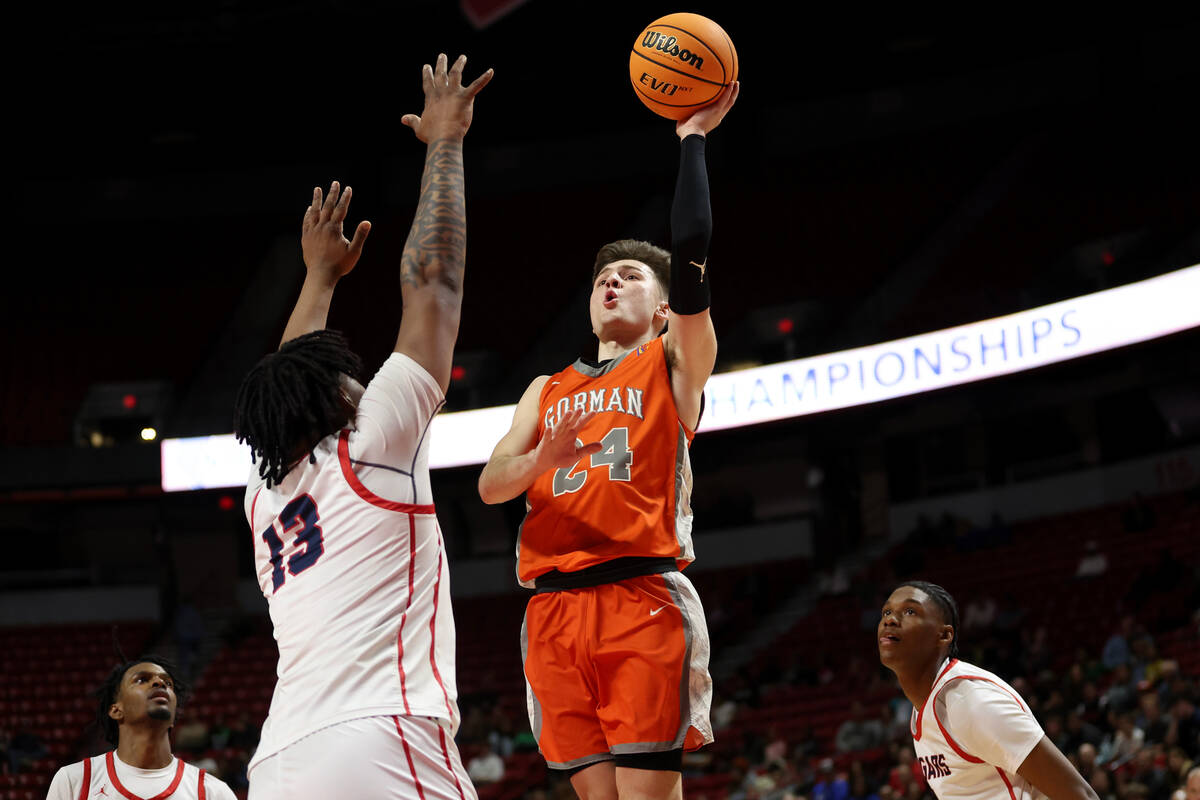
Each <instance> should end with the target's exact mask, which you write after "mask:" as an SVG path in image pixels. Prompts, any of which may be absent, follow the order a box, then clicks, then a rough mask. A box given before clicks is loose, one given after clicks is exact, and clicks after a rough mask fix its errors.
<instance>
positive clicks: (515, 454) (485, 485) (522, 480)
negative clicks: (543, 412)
mask: <svg viewBox="0 0 1200 800" xmlns="http://www.w3.org/2000/svg"><path fill="white" fill-rule="evenodd" d="M548 380H550V376H549V375H540V376H538V377H537V378H534V380H533V383H531V384H529V387H528V388H527V389H526V390H525V393H524V394H523V395H521V399H520V401H518V402H517V410H516V411H514V412H513V421H512V427H511V428H509V430H508V433H506V434H504V437H503V438H502V439H500V441H499V442H497V443H496V447H495V449H493V450H492V455H491V457H489V458H488V462H487V464H486V465H484V468H483V472H481V473H480V474H479V497H480V498H481V499H482V500H483V502H485V503H503V502H505V501H506V500H511V499H512V498H514V497H516V496H517V495H519V494H520V493H521V492H523V491H525V490H526V489H528V488H529V485H530V484H531V483H533V481H534V478H536V477H537V473H536V471H534V464H533V463H532V459H531V458H530V456H531V455H532V452H533V450H534V448H535V447H537V423H538V404H539V402H540V400H541V396H542V389H544V388H545V386H546V381H548Z"/></svg>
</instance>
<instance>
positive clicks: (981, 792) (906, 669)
mask: <svg viewBox="0 0 1200 800" xmlns="http://www.w3.org/2000/svg"><path fill="white" fill-rule="evenodd" d="M877 636H878V645H879V660H880V661H881V662H883V665H884V666H885V667H887V668H888V669H890V670H892V671H893V672H895V673H896V678H897V679H898V680H899V682H900V688H901V690H903V692H904V695H905V696H906V697H907V698H908V699H909V701H910V702H911V703H912V705H913V712H912V720H911V731H912V735H913V749H914V750H915V751H916V754H917V760H918V762H919V763H920V765H921V769H922V771H923V772H924V774H925V777H926V779H927V780H928V781H929V786H930V787H931V788H932V789H933V791H934V793H935V794H936V795H937V796H938V797H939V798H941V800H951V798H954V799H955V800H1040V798H1043V797H1048V798H1050V800H1097V797H1096V793H1095V791H1093V790H1092V787H1090V786H1089V785H1088V784H1087V781H1085V780H1084V779H1083V777H1082V776H1080V774H1079V773H1078V772H1077V771H1076V770H1075V768H1074V767H1073V766H1071V762H1069V761H1067V759H1066V757H1065V756H1064V755H1063V754H1062V753H1061V752H1060V751H1059V749H1058V748H1057V747H1055V746H1054V743H1053V742H1051V741H1050V739H1049V738H1047V737H1046V735H1045V734H1043V733H1042V729H1041V726H1040V725H1038V723H1037V720H1036V719H1034V717H1033V714H1032V713H1030V711H1029V707H1028V706H1027V705H1026V704H1025V701H1024V700H1023V699H1022V698H1021V696H1020V695H1019V694H1017V692H1016V691H1015V690H1014V689H1013V688H1012V687H1011V686H1009V685H1008V684H1007V683H1005V682H1004V681H1003V680H1001V679H1000V678H999V677H997V676H996V675H994V674H992V673H990V672H988V671H987V670H983V669H980V668H979V667H976V666H974V665H972V664H968V663H966V662H965V661H960V660H959V659H958V605H957V604H956V603H955V602H954V598H953V597H951V596H950V593H949V592H947V591H946V590H945V589H943V588H942V587H941V586H938V585H936V584H933V583H927V582H925V581H909V582H907V583H903V584H901V585H900V586H899V587H898V588H897V589H896V590H895V591H894V592H892V594H891V596H890V597H888V599H887V601H886V602H885V603H884V605H883V609H882V616H881V618H880V620H879V626H878V629H877Z"/></svg>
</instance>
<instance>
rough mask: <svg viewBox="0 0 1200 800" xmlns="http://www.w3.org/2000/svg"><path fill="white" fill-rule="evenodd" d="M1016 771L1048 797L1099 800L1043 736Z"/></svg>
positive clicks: (1052, 799)
mask: <svg viewBox="0 0 1200 800" xmlns="http://www.w3.org/2000/svg"><path fill="white" fill-rule="evenodd" d="M1017 774H1018V775H1020V776H1021V777H1022V778H1024V779H1025V780H1027V781H1029V782H1030V783H1032V784H1033V785H1034V786H1035V787H1037V789H1038V791H1040V792H1041V793H1042V794H1044V795H1046V796H1047V797H1049V798H1050V800H1099V797H1098V796H1097V795H1096V791H1095V790H1094V789H1093V788H1092V787H1091V786H1089V785H1088V782H1087V781H1085V780H1084V779H1083V776H1082V775H1080V774H1079V772H1078V771H1077V770H1076V769H1075V767H1073V766H1072V765H1071V762H1070V761H1068V760H1067V757H1066V756H1064V755H1063V754H1062V752H1061V751H1060V750H1059V749H1058V748H1057V747H1055V746H1054V743H1053V742H1051V741H1050V739H1049V738H1048V737H1046V736H1043V737H1042V739H1041V741H1040V742H1038V743H1037V744H1036V745H1035V746H1034V748H1033V750H1031V751H1030V753H1029V755H1027V756H1026V757H1025V760H1024V761H1023V762H1021V766H1020V767H1019V768H1018V769H1017Z"/></svg>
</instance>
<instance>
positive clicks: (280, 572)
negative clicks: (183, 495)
mask: <svg viewBox="0 0 1200 800" xmlns="http://www.w3.org/2000/svg"><path fill="white" fill-rule="evenodd" d="M442 402H443V397H442V393H441V390H440V388H439V387H438V385H437V383H436V382H435V381H434V380H433V378H432V377H431V376H430V375H429V374H428V373H427V372H426V371H425V370H424V369H422V368H421V367H420V366H419V365H418V364H417V363H416V362H415V361H413V360H412V359H410V358H408V357H407V356H404V355H402V354H399V353H393V354H392V356H391V357H390V358H389V359H388V360H387V362H386V363H385V364H384V365H383V367H382V368H381V369H380V370H379V373H378V374H376V376H375V378H374V379H372V381H371V383H370V384H369V385H368V386H367V389H366V392H365V393H364V394H363V396H362V399H361V401H360V402H359V406H358V412H357V415H356V417H355V420H354V426H353V429H346V430H343V431H341V432H340V433H338V434H333V435H330V436H328V437H326V438H325V439H324V440H322V441H321V442H320V444H319V445H318V446H317V448H316V449H315V450H314V455H315V458H316V463H310V462H309V459H308V458H307V456H306V457H305V458H304V459H302V460H301V461H300V462H299V463H298V464H297V465H296V466H295V467H293V468H292V470H291V471H290V472H289V473H288V474H287V475H286V476H285V478H284V480H283V483H282V484H280V485H279V486H273V487H271V488H267V487H266V486H265V485H264V483H263V481H262V480H261V479H259V478H258V476H257V473H256V474H255V475H254V478H253V481H252V483H251V485H249V486H248V487H247V491H246V514H247V519H248V520H249V522H250V529H251V531H253V536H254V561H255V567H256V571H257V576H258V582H259V586H260V588H261V589H262V592H263V594H264V595H265V596H266V598H267V602H268V604H269V605H270V610H271V621H272V622H273V623H274V626H275V641H276V643H277V644H278V646H279V666H278V681H277V683H276V685H275V693H274V696H273V697H272V699H271V708H270V713H269V715H268V717H267V721H266V723H265V724H264V725H263V730H262V739H261V741H260V743H259V746H258V750H257V751H256V752H255V754H254V758H253V760H252V761H251V764H250V768H251V769H253V768H254V766H255V765H256V764H257V763H259V762H261V761H262V760H263V759H265V758H267V757H269V756H271V755H273V754H274V753H276V752H278V751H279V750H281V749H282V748H284V747H287V746H288V745H290V744H292V743H294V742H296V741H297V740H299V739H301V738H303V737H304V736H306V735H308V734H310V733H312V732H314V731H316V730H318V729H320V728H323V727H325V726H328V725H332V724H335V723H338V722H344V721H346V720H351V719H356V718H360V717H368V716H376V715H410V716H425V717H435V718H439V719H445V720H447V721H449V723H450V724H451V727H452V729H457V726H458V706H457V703H456V698H457V690H456V688H455V673H454V618H453V616H452V614H451V610H450V581H449V568H448V566H447V564H446V553H445V547H444V544H443V541H442V534H441V529H440V528H439V527H438V523H437V518H436V517H435V516H434V507H433V504H432V498H431V496H430V490H429V467H428V463H427V449H428V444H427V443H428V437H427V433H428V428H429V424H430V422H431V420H432V418H433V416H434V414H436V413H437V411H438V409H439V408H440V407H441V404H442ZM364 481H373V482H372V483H371V486H370V488H368V485H367V484H366V483H364ZM377 492H379V493H377Z"/></svg>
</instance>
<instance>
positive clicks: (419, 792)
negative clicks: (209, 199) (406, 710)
mask: <svg viewBox="0 0 1200 800" xmlns="http://www.w3.org/2000/svg"><path fill="white" fill-rule="evenodd" d="M392 719H394V720H395V721H396V733H398V734H400V744H402V745H404V757H405V758H407V759H408V771H409V772H411V773H412V779H413V784H414V785H415V786H416V787H417V795H418V796H419V797H420V798H421V800H425V788H424V787H423V786H421V779H420V778H418V777H417V768H416V767H415V766H413V760H412V751H411V750H409V749H408V739H405V738H404V729H403V728H401V727H400V718H399V717H392Z"/></svg>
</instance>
